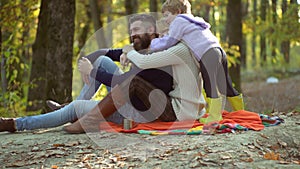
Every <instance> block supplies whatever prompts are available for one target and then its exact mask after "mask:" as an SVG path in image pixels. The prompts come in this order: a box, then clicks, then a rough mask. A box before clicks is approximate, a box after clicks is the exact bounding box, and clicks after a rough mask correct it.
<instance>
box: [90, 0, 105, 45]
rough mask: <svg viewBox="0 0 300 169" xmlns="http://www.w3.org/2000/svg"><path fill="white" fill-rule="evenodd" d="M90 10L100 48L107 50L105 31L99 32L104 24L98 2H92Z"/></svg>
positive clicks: (93, 0) (95, 0) (94, 0)
mask: <svg viewBox="0 0 300 169" xmlns="http://www.w3.org/2000/svg"><path fill="white" fill-rule="evenodd" d="M90 8H91V15H92V20H93V24H94V30H95V33H96V40H97V43H98V47H99V48H105V47H107V44H106V40H105V36H104V31H103V29H102V30H99V29H101V28H102V27H103V22H102V20H101V14H102V11H101V9H99V6H98V3H97V0H90ZM98 30H99V31H98Z"/></svg>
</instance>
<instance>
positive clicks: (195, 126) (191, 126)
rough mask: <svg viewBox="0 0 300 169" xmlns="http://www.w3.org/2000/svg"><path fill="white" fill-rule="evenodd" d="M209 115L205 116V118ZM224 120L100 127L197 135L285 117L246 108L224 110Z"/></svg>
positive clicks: (266, 123) (266, 124)
mask: <svg viewBox="0 0 300 169" xmlns="http://www.w3.org/2000/svg"><path fill="white" fill-rule="evenodd" d="M205 117H207V115H206V116H204V118H205ZM222 117H223V120H221V121H219V122H218V123H211V124H208V125H205V126H204V124H203V123H200V122H199V121H198V120H195V121H194V120H192V121H191V120H190V121H176V122H161V121H153V122H149V123H139V124H134V126H133V128H131V129H129V130H125V129H123V126H122V125H118V124H114V123H111V122H103V123H101V124H100V129H101V130H104V131H108V132H123V133H139V134H148V135H183V134H184V135H196V134H207V133H209V134H212V133H234V132H236V131H247V130H255V131H259V130H263V129H264V128H265V127H269V126H276V125H279V124H281V123H283V122H284V120H283V119H281V118H279V117H277V116H275V117H270V116H268V115H264V114H258V113H254V112H250V111H246V110H239V111H235V112H227V111H223V112H222ZM203 127H204V128H203Z"/></svg>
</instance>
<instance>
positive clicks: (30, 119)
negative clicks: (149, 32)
mask: <svg viewBox="0 0 300 169" xmlns="http://www.w3.org/2000/svg"><path fill="white" fill-rule="evenodd" d="M93 66H94V67H97V68H98V67H102V68H104V69H105V70H106V71H107V72H109V73H112V74H121V73H122V71H121V70H120V69H119V68H118V66H117V65H116V64H115V63H114V62H113V61H112V60H111V59H110V58H109V57H107V56H100V57H99V58H98V59H97V60H96V61H95V62H94V63H93ZM100 85H101V83H99V82H98V81H96V80H95V79H93V78H91V77H90V84H89V85H87V84H85V85H84V87H83V88H82V90H81V92H80V95H79V96H78V97H77V100H75V101H73V102H71V103H70V104H69V105H67V106H65V107H63V108H61V109H59V110H56V111H53V112H49V113H47V114H41V115H36V116H27V117H21V118H17V119H16V128H17V130H18V131H22V130H33V129H39V128H51V127H57V126H60V125H63V124H66V123H68V122H72V121H74V120H76V119H78V118H80V117H82V116H83V115H84V114H86V113H88V112H89V111H90V110H92V109H93V108H94V107H95V106H96V105H97V103H98V102H99V101H90V99H91V98H92V96H93V95H94V94H95V92H96V91H97V90H98V88H99V87H100ZM108 91H110V88H108ZM106 120H107V121H111V122H115V123H121V122H122V120H123V117H122V115H120V114H119V113H118V112H116V113H114V114H113V115H111V116H110V117H108V118H107V119H106Z"/></svg>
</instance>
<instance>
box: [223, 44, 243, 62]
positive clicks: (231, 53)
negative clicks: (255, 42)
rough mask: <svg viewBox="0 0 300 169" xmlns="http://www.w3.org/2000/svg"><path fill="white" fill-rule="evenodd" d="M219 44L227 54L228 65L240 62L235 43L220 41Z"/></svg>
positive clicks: (237, 47)
mask: <svg viewBox="0 0 300 169" xmlns="http://www.w3.org/2000/svg"><path fill="white" fill-rule="evenodd" d="M221 45H222V48H223V49H224V50H225V52H226V55H227V61H228V67H231V66H234V65H236V64H239V63H240V61H239V57H240V56H241V54H240V52H239V46H237V45H231V46H229V45H228V43H222V44H221Z"/></svg>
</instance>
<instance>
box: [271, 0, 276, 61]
mask: <svg viewBox="0 0 300 169" xmlns="http://www.w3.org/2000/svg"><path fill="white" fill-rule="evenodd" d="M276 7H277V0H272V22H273V24H274V25H276V23H277V10H276ZM273 29H274V28H273ZM274 31H275V30H272V32H274ZM276 44H277V42H276V39H275V38H272V39H271V46H272V47H271V50H272V57H275V56H276V46H277V45H276Z"/></svg>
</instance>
